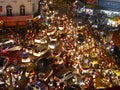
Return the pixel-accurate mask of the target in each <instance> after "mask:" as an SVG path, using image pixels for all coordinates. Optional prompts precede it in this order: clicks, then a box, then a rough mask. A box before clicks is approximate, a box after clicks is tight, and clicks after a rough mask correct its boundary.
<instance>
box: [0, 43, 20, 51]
mask: <svg viewBox="0 0 120 90" xmlns="http://www.w3.org/2000/svg"><path fill="white" fill-rule="evenodd" d="M21 49H22V46H20V45H17V44H13V43H8V44H5V45H2V50H6V51H19V50H21Z"/></svg>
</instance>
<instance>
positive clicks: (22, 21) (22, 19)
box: [0, 15, 33, 26]
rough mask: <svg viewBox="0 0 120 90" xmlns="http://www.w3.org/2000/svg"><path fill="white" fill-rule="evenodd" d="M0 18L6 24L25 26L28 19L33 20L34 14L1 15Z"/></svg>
mask: <svg viewBox="0 0 120 90" xmlns="http://www.w3.org/2000/svg"><path fill="white" fill-rule="evenodd" d="M0 20H1V21H3V24H2V25H4V26H16V25H19V26H24V25H26V24H27V21H28V20H31V21H32V20H33V17H32V15H27V16H0Z"/></svg>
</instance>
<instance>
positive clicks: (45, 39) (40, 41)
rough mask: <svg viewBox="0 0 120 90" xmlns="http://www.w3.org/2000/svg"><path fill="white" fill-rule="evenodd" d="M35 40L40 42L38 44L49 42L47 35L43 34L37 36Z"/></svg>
mask: <svg viewBox="0 0 120 90" xmlns="http://www.w3.org/2000/svg"><path fill="white" fill-rule="evenodd" d="M34 42H35V43H38V44H46V43H48V41H47V36H43V37H41V36H37V37H36V38H35V40H34Z"/></svg>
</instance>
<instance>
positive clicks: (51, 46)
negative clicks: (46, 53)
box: [48, 41, 60, 50]
mask: <svg viewBox="0 0 120 90" xmlns="http://www.w3.org/2000/svg"><path fill="white" fill-rule="evenodd" d="M59 44H60V43H59V42H58V41H51V42H50V44H49V45H48V47H49V48H50V49H51V50H54V49H55V48H56V47H58V46H59Z"/></svg>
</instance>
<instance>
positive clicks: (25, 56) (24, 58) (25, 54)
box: [21, 52, 31, 63]
mask: <svg viewBox="0 0 120 90" xmlns="http://www.w3.org/2000/svg"><path fill="white" fill-rule="evenodd" d="M21 61H22V63H29V62H30V61H31V60H30V58H29V56H28V52H22V60H21Z"/></svg>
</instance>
